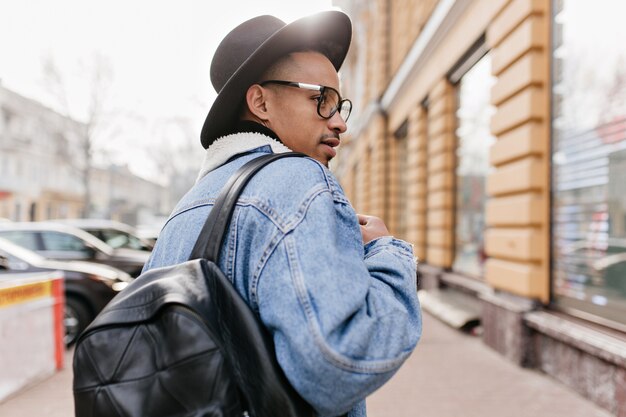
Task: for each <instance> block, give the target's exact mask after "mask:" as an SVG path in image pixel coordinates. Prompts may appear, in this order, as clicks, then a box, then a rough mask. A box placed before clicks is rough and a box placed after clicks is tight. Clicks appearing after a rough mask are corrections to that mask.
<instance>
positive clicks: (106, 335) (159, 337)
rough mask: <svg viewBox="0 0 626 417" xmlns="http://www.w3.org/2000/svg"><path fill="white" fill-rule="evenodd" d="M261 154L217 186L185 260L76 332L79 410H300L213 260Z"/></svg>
mask: <svg viewBox="0 0 626 417" xmlns="http://www.w3.org/2000/svg"><path fill="white" fill-rule="evenodd" d="M293 156H302V155H301V154H296V153H284V154H271V155H265V156H261V157H259V158H256V159H254V160H252V161H250V162H248V163H246V164H245V165H244V166H243V167H242V168H240V169H239V171H237V173H236V174H235V175H234V176H233V177H232V178H231V179H230V180H229V182H228V183H227V184H226V186H225V187H224V189H223V190H222V192H221V193H220V195H219V197H218V199H217V201H216V203H215V205H214V207H213V209H212V210H211V213H210V216H209V218H208V219H207V221H206V223H205V225H204V227H203V229H202V232H201V233H200V237H199V238H198V241H197V242H196V245H195V247H194V249H193V251H192V254H191V256H190V260H189V261H187V262H185V263H182V264H179V265H175V266H171V267H164V268H159V269H154V270H151V271H148V272H146V273H145V274H142V275H141V276H139V277H138V278H137V279H136V280H135V281H133V282H132V283H131V284H130V285H129V286H128V287H127V288H126V289H124V291H122V292H121V293H120V294H118V295H117V296H116V297H115V298H114V299H113V300H112V301H111V302H110V303H109V304H108V305H107V306H106V307H105V308H104V310H102V312H100V314H99V315H98V317H96V319H95V320H94V321H93V322H92V323H91V325H90V326H89V327H88V328H87V329H86V330H85V331H84V332H83V333H82V334H81V335H80V337H79V338H78V341H77V343H76V349H75V353H74V407H75V413H76V417H114V416H115V417H174V416H176V417H183V416H185V417H192V416H193V417H201V416H202V417H218V416H219V417H230V416H233V417H234V416H238V417H240V416H250V417H278V416H281V417H296V416H298V417H304V416H314V412H313V410H312V409H311V407H310V406H309V405H308V404H306V403H305V402H304V400H302V398H301V397H300V396H299V395H298V394H297V393H296V392H295V391H294V389H293V388H292V387H291V385H290V384H289V382H288V381H287V379H286V378H285V376H284V374H283V372H282V370H281V368H280V367H279V365H278V363H277V361H276V358H275V354H274V346H273V343H272V340H271V337H270V336H269V334H268V332H267V331H266V329H265V328H264V327H263V325H262V324H261V323H260V322H259V320H258V318H257V317H256V315H255V314H254V313H253V312H252V311H251V310H250V309H249V307H248V305H247V304H246V303H245V302H244V300H243V299H242V298H241V297H240V296H239V294H238V293H237V291H236V290H235V288H234V287H233V286H232V284H231V283H230V281H229V280H228V278H226V276H225V275H224V274H223V273H222V272H221V271H220V270H219V268H218V266H217V265H216V263H217V260H218V257H219V250H220V247H221V243H222V240H223V237H224V234H225V232H226V230H227V227H228V223H229V221H230V217H231V215H232V212H233V210H234V207H235V203H236V201H237V198H238V197H239V195H240V193H241V191H242V189H243V188H244V187H245V185H246V183H247V182H248V181H249V180H250V178H251V177H252V176H253V175H254V174H255V173H256V172H257V171H258V170H260V169H261V168H262V167H263V166H265V165H266V164H268V163H270V162H272V161H274V160H276V159H279V158H284V157H293Z"/></svg>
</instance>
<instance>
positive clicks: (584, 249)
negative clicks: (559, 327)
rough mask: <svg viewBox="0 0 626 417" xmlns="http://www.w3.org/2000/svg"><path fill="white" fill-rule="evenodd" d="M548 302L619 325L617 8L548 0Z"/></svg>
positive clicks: (624, 32) (625, 135)
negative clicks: (551, 4) (550, 53)
mask: <svg viewBox="0 0 626 417" xmlns="http://www.w3.org/2000/svg"><path fill="white" fill-rule="evenodd" d="M554 9H555V13H554V19H555V21H554V25H553V27H554V32H553V61H552V62H553V81H552V82H553V87H552V96H553V120H552V152H553V155H552V162H553V163H552V192H553V195H552V197H553V210H552V221H553V230H552V244H553V267H552V276H553V279H552V282H553V284H552V285H553V295H554V302H555V303H556V304H557V305H558V306H561V307H565V308H568V309H570V310H572V311H573V312H580V313H581V314H591V315H592V316H594V317H597V318H599V319H602V320H608V321H609V322H613V323H615V324H617V325H618V326H623V325H626V43H625V42H624V39H626V25H624V22H623V16H626V3H625V2H621V1H614V0H598V1H594V2H590V1H587V0H557V1H554Z"/></svg>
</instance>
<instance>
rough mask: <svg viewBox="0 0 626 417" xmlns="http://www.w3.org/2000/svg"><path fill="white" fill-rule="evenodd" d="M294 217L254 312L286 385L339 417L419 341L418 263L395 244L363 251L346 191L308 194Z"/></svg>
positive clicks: (386, 241) (266, 270)
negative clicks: (270, 338)
mask: <svg viewBox="0 0 626 417" xmlns="http://www.w3.org/2000/svg"><path fill="white" fill-rule="evenodd" d="M298 212H299V215H298V216H297V217H296V218H295V219H294V222H293V224H292V225H291V227H289V228H288V229H287V230H284V231H282V234H281V236H280V243H279V244H278V245H276V246H275V247H274V249H273V250H272V252H271V255H270V256H269V258H267V259H266V260H265V261H264V262H265V264H264V266H263V271H262V273H261V275H260V279H259V281H258V284H257V285H258V287H257V289H256V290H257V303H258V305H257V307H258V310H259V314H260V316H261V319H262V321H263V322H264V323H265V325H266V326H267V327H268V328H269V329H270V331H271V332H272V334H273V338H274V342H275V346H276V354H277V358H278V361H279V362H280V364H281V366H282V368H283V370H284V371H285V374H286V375H287V378H288V379H289V380H290V382H291V383H292V384H293V385H294V387H295V388H296V389H297V390H298V392H299V393H300V394H301V395H302V396H303V397H304V398H305V399H306V400H307V401H308V402H309V403H310V404H311V405H312V406H313V407H314V408H315V409H316V410H317V412H318V413H319V414H320V415H322V416H330V415H338V414H341V413H345V412H347V411H348V410H350V409H351V408H352V407H353V406H354V405H355V404H356V403H357V402H358V401H360V400H363V399H364V398H365V397H366V396H367V395H369V394H370V393H372V392H373V391H374V390H376V389H377V388H379V387H380V386H381V385H382V384H383V383H385V382H386V381H387V380H388V379H389V378H390V377H391V376H392V375H393V374H394V373H395V371H397V370H398V368H399V367H400V365H401V364H402V363H403V362H404V361H405V360H406V359H407V357H408V356H409V355H410V353H411V352H412V350H413V349H414V347H415V346H416V344H417V342H418V340H419V338H420V335H421V313H420V309H419V304H418V299H417V292H416V265H415V258H414V257H413V252H412V248H411V247H410V245H409V244H407V243H406V242H403V241H401V240H398V239H395V238H393V237H382V238H378V239H375V240H374V241H372V242H369V243H368V244H367V245H365V246H364V245H363V242H362V237H361V232H360V226H359V224H358V220H357V217H356V213H355V212H354V210H353V209H352V207H351V206H350V204H349V203H348V201H347V199H346V198H345V196H344V195H343V192H342V191H341V190H340V189H333V188H332V187H317V188H316V189H313V190H310V192H309V194H308V195H307V196H306V198H304V200H303V202H302V204H301V206H300V209H299V210H298ZM303 330H305V331H303Z"/></svg>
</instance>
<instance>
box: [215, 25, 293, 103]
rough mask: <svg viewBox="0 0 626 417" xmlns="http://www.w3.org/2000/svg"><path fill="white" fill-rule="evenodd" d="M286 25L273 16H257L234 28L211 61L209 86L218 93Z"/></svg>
mask: <svg viewBox="0 0 626 417" xmlns="http://www.w3.org/2000/svg"><path fill="white" fill-rule="evenodd" d="M285 25H286V23H285V22H283V21H282V20H280V19H278V18H276V17H274V16H269V15H265V16H258V17H255V18H252V19H250V20H247V21H245V22H243V23H242V24H240V25H239V26H237V27H236V28H234V29H233V30H231V31H230V33H228V35H226V37H225V38H224V39H223V40H222V42H221V43H220V44H219V46H218V47H217V49H216V51H215V55H213V60H212V61H211V84H213V88H215V91H217V92H218V93H219V92H220V91H221V90H222V88H223V87H224V85H225V84H226V82H227V81H228V80H229V79H230V77H232V76H233V74H234V73H235V72H236V71H237V70H238V69H239V68H240V67H241V65H242V64H243V63H244V62H245V61H246V60H247V59H248V58H249V57H250V56H251V55H252V54H253V53H254V52H255V51H256V50H257V49H258V48H259V47H260V46H261V45H262V44H263V42H265V41H266V40H267V39H269V38H270V37H271V36H272V35H273V34H274V33H276V32H278V31H279V30H280V29H282V28H283V27H284V26H285Z"/></svg>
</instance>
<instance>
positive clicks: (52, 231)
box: [0, 222, 150, 277]
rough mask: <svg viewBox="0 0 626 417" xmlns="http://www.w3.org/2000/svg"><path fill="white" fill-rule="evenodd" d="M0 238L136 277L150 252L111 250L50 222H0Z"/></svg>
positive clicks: (51, 255) (48, 254)
mask: <svg viewBox="0 0 626 417" xmlns="http://www.w3.org/2000/svg"><path fill="white" fill-rule="evenodd" d="M0 237H3V238H5V239H7V240H10V241H12V242H13V243H16V244H18V245H20V246H23V247H25V248H27V249H30V250H32V251H34V252H37V253H38V254H40V255H42V256H43V257H45V258H49V259H58V260H77V261H89V262H97V263H101V264H106V265H109V266H113V267H115V268H118V269H121V270H122V271H125V272H127V273H129V274H130V275H131V276H133V277H136V276H138V275H139V274H140V273H141V270H142V268H143V265H144V263H146V261H147V260H148V257H149V256H150V252H147V251H144V250H136V249H126V248H118V249H115V248H112V247H111V246H109V245H107V244H106V243H104V242H103V241H101V240H100V239H98V238H97V237H95V236H93V235H92V234H90V233H87V232H85V231H83V230H81V229H77V228H75V227H72V226H69V225H66V224H60V223H52V222H13V223H0Z"/></svg>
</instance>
